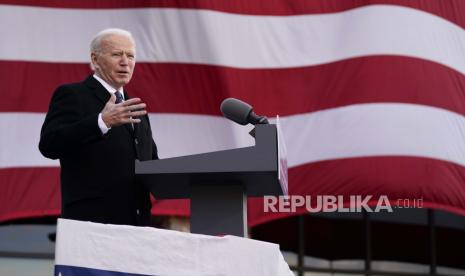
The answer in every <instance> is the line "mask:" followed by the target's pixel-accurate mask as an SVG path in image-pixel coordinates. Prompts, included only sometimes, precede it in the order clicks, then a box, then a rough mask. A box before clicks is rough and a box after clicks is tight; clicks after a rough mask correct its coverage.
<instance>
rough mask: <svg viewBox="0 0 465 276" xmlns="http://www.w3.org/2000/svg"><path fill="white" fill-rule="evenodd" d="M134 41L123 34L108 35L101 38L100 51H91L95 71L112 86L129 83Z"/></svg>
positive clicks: (134, 62) (133, 56) (133, 64)
mask: <svg viewBox="0 0 465 276" xmlns="http://www.w3.org/2000/svg"><path fill="white" fill-rule="evenodd" d="M135 57H136V49H135V46H134V42H133V41H132V40H131V39H130V38H128V37H126V36H123V35H109V36H106V37H104V38H103V39H102V42H101V52H100V53H92V54H91V58H92V62H93V64H94V67H95V72H96V73H97V75H98V76H99V77H101V78H102V79H103V80H105V81H106V82H107V83H108V84H110V85H111V86H112V87H113V88H115V89H119V88H121V87H122V86H124V85H126V84H128V83H129V81H130V80H131V77H132V73H133V71H134V66H135V65H136V59H135Z"/></svg>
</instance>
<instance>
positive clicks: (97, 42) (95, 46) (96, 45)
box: [90, 28, 135, 54]
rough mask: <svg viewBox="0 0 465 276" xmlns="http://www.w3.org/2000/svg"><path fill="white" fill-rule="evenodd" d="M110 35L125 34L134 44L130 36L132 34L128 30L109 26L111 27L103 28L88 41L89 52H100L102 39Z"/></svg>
mask: <svg viewBox="0 0 465 276" xmlns="http://www.w3.org/2000/svg"><path fill="white" fill-rule="evenodd" d="M110 35H122V36H126V37H128V38H129V39H131V40H132V42H133V43H134V44H135V41H134V38H133V37H132V34H131V33H130V32H129V31H126V30H123V29H117V28H111V29H105V30H103V31H100V32H99V33H98V34H97V35H96V36H95V37H94V38H93V39H92V41H91V42H90V52H91V53H95V54H99V53H101V52H102V40H103V39H104V38H105V37H107V36H110Z"/></svg>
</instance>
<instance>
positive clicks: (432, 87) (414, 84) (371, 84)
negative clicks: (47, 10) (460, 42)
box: [0, 56, 465, 116]
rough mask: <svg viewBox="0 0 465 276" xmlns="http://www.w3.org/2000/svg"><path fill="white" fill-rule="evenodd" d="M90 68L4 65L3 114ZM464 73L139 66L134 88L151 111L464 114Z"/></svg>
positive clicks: (414, 62)
mask: <svg viewBox="0 0 465 276" xmlns="http://www.w3.org/2000/svg"><path fill="white" fill-rule="evenodd" d="M89 73H90V69H89V67H88V65H86V64H51V63H32V62H12V61H3V62H0V75H1V76H3V77H5V79H6V80H7V81H6V82H3V83H2V84H3V92H2V93H3V95H2V101H0V111H3V112H46V111H47V106H48V103H49V100H50V97H51V94H52V92H53V90H54V89H55V87H57V86H58V85H59V84H61V83H66V82H74V81H80V80H82V79H84V78H85V77H86V75H87V74H89ZM463 87H465V76H464V75H462V74H460V73H458V72H457V71H455V70H452V69H450V68H448V67H445V66H442V65H440V64H437V63H434V62H429V61H425V60H420V59H415V58H407V57H399V56H371V57H362V58H355V59H350V60H344V61H340V62H335V63H331V64H325V65H319V66H312V67H302V68H290V69H257V70H245V69H234V68H226V67H218V66H208V65H192V64H156V63H141V64H138V65H137V66H136V72H135V73H134V78H133V80H132V82H131V83H130V85H129V86H128V90H129V91H130V92H131V94H132V95H133V96H139V97H141V98H142V99H143V100H144V101H145V102H146V103H147V104H148V110H149V111H150V112H163V113H165V112H166V113H194V114H212V115H220V113H219V108H218V107H219V105H220V103H221V101H222V100H223V99H224V98H227V97H237V98H240V99H243V100H245V101H247V102H249V103H251V104H252V105H253V106H254V107H255V110H256V111H257V112H259V113H262V114H266V115H268V116H273V115H275V114H280V115H292V114H298V113H306V112H312V111H317V110H322V109H327V108H332V107H340V106H345V105H351V104H361V103H376V102H396V103H411V104H422V105H428V106H434V107H438V108H443V109H447V110H450V111H454V112H457V113H460V114H463V115H465V100H464V95H463Z"/></svg>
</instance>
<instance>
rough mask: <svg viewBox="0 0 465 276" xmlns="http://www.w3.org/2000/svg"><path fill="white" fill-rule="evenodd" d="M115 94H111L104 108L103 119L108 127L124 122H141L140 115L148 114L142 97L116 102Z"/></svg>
mask: <svg viewBox="0 0 465 276" xmlns="http://www.w3.org/2000/svg"><path fill="white" fill-rule="evenodd" d="M115 102H116V96H115V94H111V97H110V99H109V100H108V102H107V103H106V104H105V107H104V108H103V109H102V120H103V122H104V123H105V124H106V125H107V127H109V128H111V127H115V126H120V125H123V124H129V123H132V124H137V123H140V119H138V118H136V117H138V116H143V115H145V114H147V111H146V110H145V107H146V104H145V103H143V102H142V101H141V99H140V98H133V99H129V100H127V101H124V102H122V103H119V104H116V103H115Z"/></svg>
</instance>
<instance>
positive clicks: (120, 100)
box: [115, 91, 123, 104]
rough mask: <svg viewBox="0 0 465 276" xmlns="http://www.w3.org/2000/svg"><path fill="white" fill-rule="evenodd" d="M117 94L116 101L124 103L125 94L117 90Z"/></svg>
mask: <svg viewBox="0 0 465 276" xmlns="http://www.w3.org/2000/svg"><path fill="white" fill-rule="evenodd" d="M115 96H116V101H115V103H117V104H119V103H122V102H123V94H121V92H119V91H116V92H115Z"/></svg>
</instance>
